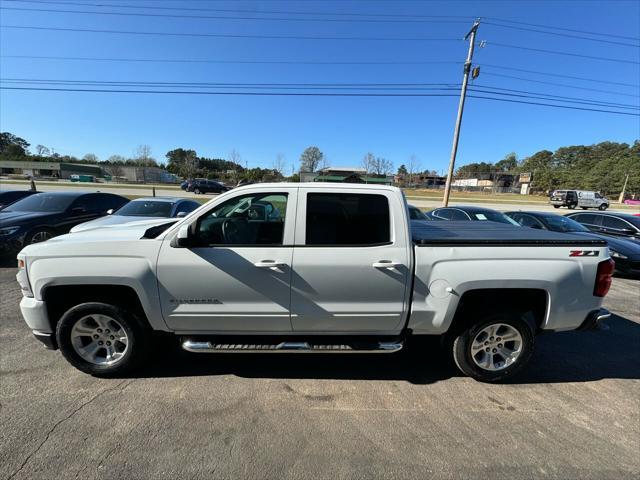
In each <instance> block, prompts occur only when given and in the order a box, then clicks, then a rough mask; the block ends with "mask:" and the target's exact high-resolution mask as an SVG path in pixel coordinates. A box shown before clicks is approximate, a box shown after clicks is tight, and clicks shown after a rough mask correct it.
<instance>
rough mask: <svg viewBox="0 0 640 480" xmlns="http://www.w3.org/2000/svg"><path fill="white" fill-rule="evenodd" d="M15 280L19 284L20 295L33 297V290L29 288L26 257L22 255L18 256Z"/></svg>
mask: <svg viewBox="0 0 640 480" xmlns="http://www.w3.org/2000/svg"><path fill="white" fill-rule="evenodd" d="M16 280H17V281H18V284H19V285H20V289H21V290H22V295H24V296H25V297H33V291H32V290H31V285H30V283H29V277H28V275H27V264H26V259H25V257H23V256H22V255H19V256H18V274H17V275H16Z"/></svg>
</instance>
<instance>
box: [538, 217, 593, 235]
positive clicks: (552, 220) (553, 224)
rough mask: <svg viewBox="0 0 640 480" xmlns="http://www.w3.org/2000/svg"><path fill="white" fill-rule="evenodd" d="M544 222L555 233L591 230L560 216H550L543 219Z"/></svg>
mask: <svg viewBox="0 0 640 480" xmlns="http://www.w3.org/2000/svg"><path fill="white" fill-rule="evenodd" d="M543 218H544V221H545V222H547V225H549V229H551V230H553V231H554V232H588V231H589V229H588V228H587V227H585V226H584V225H582V224H580V223H578V222H576V221H575V220H571V219H570V218H567V217H561V216H559V215H549V216H548V217H543Z"/></svg>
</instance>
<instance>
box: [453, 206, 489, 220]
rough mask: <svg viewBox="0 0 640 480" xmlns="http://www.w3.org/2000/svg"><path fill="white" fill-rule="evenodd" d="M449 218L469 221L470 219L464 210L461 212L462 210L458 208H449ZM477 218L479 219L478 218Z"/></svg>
mask: <svg viewBox="0 0 640 480" xmlns="http://www.w3.org/2000/svg"><path fill="white" fill-rule="evenodd" d="M449 212H450V214H449V219H450V220H459V221H469V220H471V219H470V218H469V215H467V214H466V213H465V212H463V211H462V210H458V209H457V208H451V209H449ZM478 220H481V219H480V218H479V219H478Z"/></svg>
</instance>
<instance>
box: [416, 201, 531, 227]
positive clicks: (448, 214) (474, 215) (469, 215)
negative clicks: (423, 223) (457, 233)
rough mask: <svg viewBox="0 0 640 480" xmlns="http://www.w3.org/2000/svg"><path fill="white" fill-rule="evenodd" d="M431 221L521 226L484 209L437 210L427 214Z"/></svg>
mask: <svg viewBox="0 0 640 480" xmlns="http://www.w3.org/2000/svg"><path fill="white" fill-rule="evenodd" d="M427 216H428V217H429V218H430V219H431V220H457V221H471V220H473V221H479V222H486V221H489V222H498V223H506V224H507V225H514V226H518V227H519V226H520V225H519V224H518V222H516V221H514V220H513V219H511V218H509V217H507V216H506V215H505V214H504V213H502V212H498V211H497V210H492V209H490V208H483V207H469V206H455V207H442V208H436V209H434V210H431V211H430V212H427Z"/></svg>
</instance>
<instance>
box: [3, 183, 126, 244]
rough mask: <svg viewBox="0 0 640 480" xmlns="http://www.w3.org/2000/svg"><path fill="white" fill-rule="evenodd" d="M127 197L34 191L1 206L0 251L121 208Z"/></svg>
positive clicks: (54, 233)
mask: <svg viewBox="0 0 640 480" xmlns="http://www.w3.org/2000/svg"><path fill="white" fill-rule="evenodd" d="M128 201H129V199H128V198H125V197H121V196H120V195H114V194H112V193H86V192H47V193H37V194H35V195H31V196H29V197H27V198H23V199H22V200H18V201H17V202H15V203H13V204H11V205H9V206H8V207H7V208H4V209H2V210H0V253H13V252H17V251H19V250H20V249H21V248H22V247H24V246H25V245H30V244H32V243H38V242H44V241H45V240H48V239H50V238H52V237H55V236H56V235H60V234H63V233H67V232H68V231H69V230H70V229H71V228H72V227H74V226H75V225H78V224H79V223H83V222H86V221H87V220H93V219H94V218H98V217H101V216H103V215H106V214H107V210H110V209H117V208H120V207H121V206H122V205H124V204H125V203H127V202H128Z"/></svg>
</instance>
